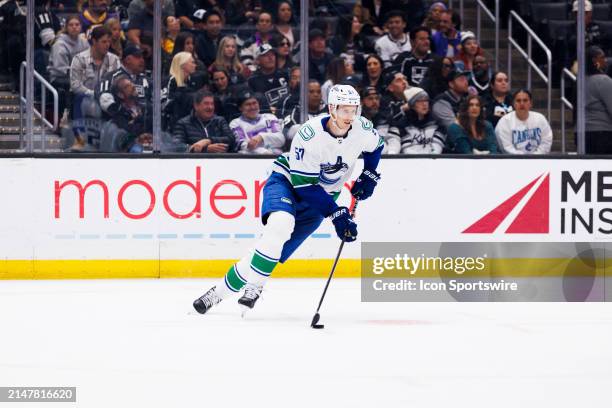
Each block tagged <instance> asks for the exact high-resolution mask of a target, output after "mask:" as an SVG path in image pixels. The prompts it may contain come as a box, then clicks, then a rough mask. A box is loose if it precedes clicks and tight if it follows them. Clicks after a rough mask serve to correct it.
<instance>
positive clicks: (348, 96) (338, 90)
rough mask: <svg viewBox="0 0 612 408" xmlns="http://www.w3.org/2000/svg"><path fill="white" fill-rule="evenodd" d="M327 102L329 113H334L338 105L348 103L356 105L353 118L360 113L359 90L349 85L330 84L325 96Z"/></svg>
mask: <svg viewBox="0 0 612 408" xmlns="http://www.w3.org/2000/svg"><path fill="white" fill-rule="evenodd" d="M327 104H328V105H329V108H330V113H332V112H333V113H335V110H336V108H337V107H338V106H340V105H350V106H356V107H357V112H356V114H355V118H356V117H358V116H360V115H361V97H360V96H359V92H357V90H356V89H355V88H353V87H352V86H350V85H334V86H332V87H331V89H330V90H329V94H328V96H327Z"/></svg>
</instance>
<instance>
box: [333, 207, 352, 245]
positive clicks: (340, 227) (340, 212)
mask: <svg viewBox="0 0 612 408" xmlns="http://www.w3.org/2000/svg"><path fill="white" fill-rule="evenodd" d="M330 218H331V220H332V222H333V223H334V227H335V228H336V234H338V238H340V239H341V240H343V241H346V242H353V241H355V240H356V239H357V224H356V223H355V221H353V217H351V214H350V213H349V210H348V208H346V207H338V209H337V210H336V211H334V212H333V213H332V215H330Z"/></svg>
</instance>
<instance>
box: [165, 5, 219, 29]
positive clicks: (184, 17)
mask: <svg viewBox="0 0 612 408" xmlns="http://www.w3.org/2000/svg"><path fill="white" fill-rule="evenodd" d="M175 3H176V16H177V17H178V18H179V20H180V21H181V25H182V26H183V27H185V28H187V29H190V30H191V29H193V28H194V25H195V21H194V20H193V19H192V18H191V17H192V16H194V13H196V12H197V11H198V10H207V11H214V12H216V13H221V12H222V10H221V7H220V4H219V1H217V0H175ZM219 16H220V14H219Z"/></svg>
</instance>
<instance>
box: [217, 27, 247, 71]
mask: <svg viewBox="0 0 612 408" xmlns="http://www.w3.org/2000/svg"><path fill="white" fill-rule="evenodd" d="M228 41H233V42H234V44H235V45H236V53H235V54H234V56H233V57H232V59H231V61H230V62H229V65H227V64H226V59H225V56H224V55H223V49H224V48H225V44H226V43H227V42H228ZM214 65H215V66H216V67H217V69H222V68H223V69H226V70H228V71H232V70H233V71H235V72H238V73H241V72H242V64H241V63H240V59H238V42H237V41H236V37H234V36H232V35H228V36H225V37H223V38H222V39H221V41H219V47H218V48H217V57H216V58H215V62H214Z"/></svg>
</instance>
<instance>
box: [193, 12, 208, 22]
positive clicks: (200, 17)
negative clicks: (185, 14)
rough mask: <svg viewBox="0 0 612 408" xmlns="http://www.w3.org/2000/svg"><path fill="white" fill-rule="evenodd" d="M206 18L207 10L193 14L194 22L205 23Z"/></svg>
mask: <svg viewBox="0 0 612 408" xmlns="http://www.w3.org/2000/svg"><path fill="white" fill-rule="evenodd" d="M205 16H206V10H204V9H198V10H196V11H195V12H194V13H193V20H195V21H197V22H200V23H201V22H203V21H204V17H205Z"/></svg>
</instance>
